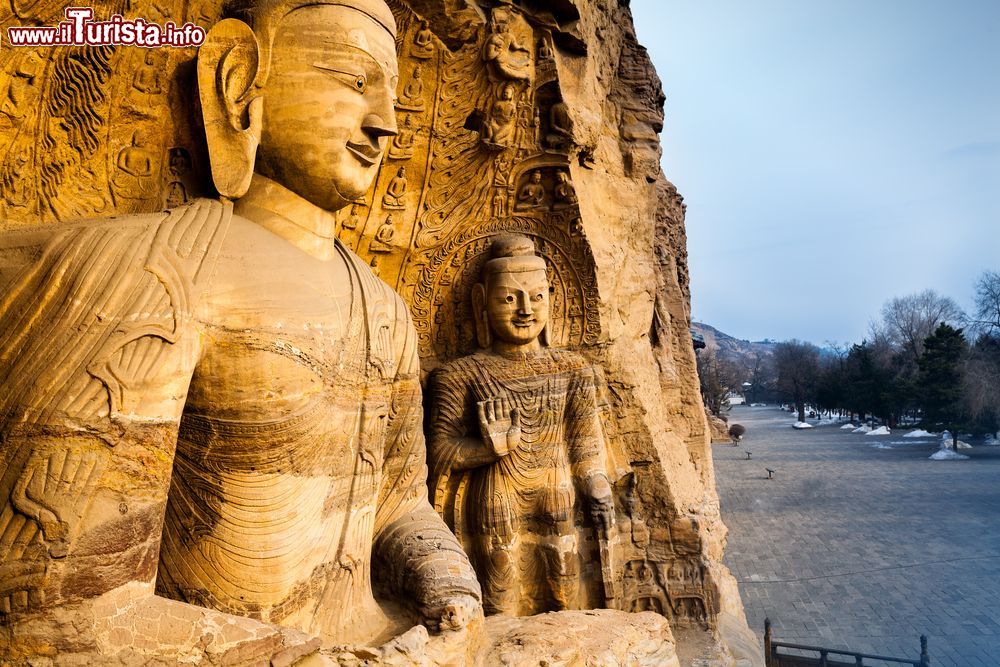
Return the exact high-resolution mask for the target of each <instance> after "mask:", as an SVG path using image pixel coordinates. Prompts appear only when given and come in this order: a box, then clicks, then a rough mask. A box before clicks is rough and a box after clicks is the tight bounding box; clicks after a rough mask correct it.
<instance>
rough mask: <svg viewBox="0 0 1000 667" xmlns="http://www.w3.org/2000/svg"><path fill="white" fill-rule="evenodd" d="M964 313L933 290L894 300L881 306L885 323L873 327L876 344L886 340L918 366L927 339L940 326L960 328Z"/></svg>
mask: <svg viewBox="0 0 1000 667" xmlns="http://www.w3.org/2000/svg"><path fill="white" fill-rule="evenodd" d="M964 321H965V313H963V312H962V309H961V308H959V306H958V304H957V303H955V301H954V300H953V299H951V298H949V297H946V296H941V295H940V294H938V293H937V292H935V291H934V290H924V291H923V292H920V293H919V294H911V295H909V296H902V297H895V298H893V299H889V300H888V301H886V303H885V305H884V306H882V322H881V323H879V324H877V325H875V326H874V327H873V331H872V333H873V334H875V335H873V336H872V340H873V341H876V342H877V341H879V339H881V338H884V339H885V341H886V342H888V343H889V345H891V346H892V348H894V349H895V350H896V351H898V352H900V353H902V355H903V356H904V357H905V358H906V359H907V360H908V361H910V362H912V363H916V360H917V359H919V358H920V355H921V354H923V351H924V340H925V339H926V338H927V337H928V336H930V335H931V334H933V333H934V330H935V329H937V327H938V325H939V324H951V325H955V326H960V325H962V324H963V323H964Z"/></svg>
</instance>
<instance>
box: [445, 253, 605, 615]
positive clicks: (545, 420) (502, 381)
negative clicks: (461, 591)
mask: <svg viewBox="0 0 1000 667" xmlns="http://www.w3.org/2000/svg"><path fill="white" fill-rule="evenodd" d="M490 252H491V259H489V260H488V261H487V262H486V264H485V266H484V268H483V276H482V282H481V283H480V284H477V285H476V286H475V288H474V294H473V303H474V312H475V317H476V327H477V335H478V338H479V343H480V345H481V347H483V348H484V349H483V351H481V352H478V353H476V354H473V355H471V356H468V357H463V358H461V359H457V360H455V361H453V362H451V363H449V364H446V365H445V366H442V367H441V368H439V369H437V370H436V371H435V372H434V373H433V374H432V376H431V378H430V397H431V400H430V404H431V415H430V422H429V429H430V430H429V436H428V437H429V446H430V452H429V460H430V466H431V476H430V484H431V488H432V489H433V491H434V504H435V507H436V508H437V509H438V511H439V512H441V513H442V514H443V516H444V517H445V519H446V521H447V522H448V523H449V525H450V526H451V527H452V528H453V529H454V530H455V532H456V534H458V535H459V536H460V538H461V539H462V540H463V542H464V544H465V545H466V547H467V550H468V551H469V553H470V555H471V557H472V559H473V564H474V567H475V568H476V572H477V574H478V575H479V580H480V582H481V583H482V586H483V598H484V606H485V609H486V611H487V613H508V614H515V615H527V614H533V613H539V612H543V611H551V610H560V609H579V608H581V607H582V604H583V603H582V601H581V591H580V579H581V571H580V562H579V561H580V553H579V552H580V549H579V544H578V530H579V529H580V526H577V525H576V520H575V515H576V513H577V508H578V506H580V505H581V502H582V504H583V505H585V506H586V507H587V508H589V510H590V516H591V518H592V522H593V523H592V528H594V529H596V530H597V531H598V533H599V534H600V535H601V536H603V537H605V538H606V536H607V535H608V531H609V530H611V529H612V526H613V524H614V505H613V501H612V494H611V487H610V484H609V482H608V478H607V475H606V472H605V470H606V453H605V444H604V436H603V433H602V429H601V424H600V422H599V416H598V405H597V388H596V384H597V380H596V378H595V372H594V370H593V368H592V367H591V365H590V364H589V363H588V362H587V361H586V360H585V359H584V358H583V357H581V356H580V355H578V354H576V353H574V352H570V351H568V350H558V349H553V348H550V347H547V346H546V345H543V338H544V336H543V331H544V329H545V326H546V323H547V322H548V307H549V283H548V279H547V276H546V265H545V261H544V260H543V259H542V258H541V257H538V256H536V255H534V247H533V245H532V242H531V240H530V239H528V238H526V237H524V236H518V235H511V236H504V237H500V238H498V239H497V240H495V241H494V242H493V245H492V246H491V250H490Z"/></svg>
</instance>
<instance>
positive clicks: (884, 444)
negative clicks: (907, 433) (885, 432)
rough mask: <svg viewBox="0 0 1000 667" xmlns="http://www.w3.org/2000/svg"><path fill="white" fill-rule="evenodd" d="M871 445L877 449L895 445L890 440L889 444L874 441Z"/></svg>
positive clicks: (889, 447)
mask: <svg viewBox="0 0 1000 667" xmlns="http://www.w3.org/2000/svg"><path fill="white" fill-rule="evenodd" d="M869 446H870V447H874V448H875V449H892V448H893V447H892V443H891V442H890V443H888V444H886V443H883V442H873V443H872V444H871V445H869Z"/></svg>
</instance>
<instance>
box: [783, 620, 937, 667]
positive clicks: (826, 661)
mask: <svg viewBox="0 0 1000 667" xmlns="http://www.w3.org/2000/svg"><path fill="white" fill-rule="evenodd" d="M779 648H783V649H788V650H793V651H800V652H803V653H815V654H816V655H815V656H812V655H796V654H792V653H782V652H779V651H778V649H779ZM831 656H836V657H831ZM845 658H846V659H847V660H846V661H845ZM865 660H878V661H881V662H883V663H895V664H898V665H910V667H929V666H930V664H931V659H930V656H929V655H928V654H927V637H926V636H925V635H921V636H920V658H919V659H918V660H908V659H906V658H892V657H889V656H884V655H873V654H868V653H856V652H854V651H840V650H837V649H832V648H824V647H822V646H806V645H804V644H790V643H788V642H778V641H774V636H773V635H772V633H771V619H769V618H768V619H765V620H764V664H765V665H766V667H866V663H865Z"/></svg>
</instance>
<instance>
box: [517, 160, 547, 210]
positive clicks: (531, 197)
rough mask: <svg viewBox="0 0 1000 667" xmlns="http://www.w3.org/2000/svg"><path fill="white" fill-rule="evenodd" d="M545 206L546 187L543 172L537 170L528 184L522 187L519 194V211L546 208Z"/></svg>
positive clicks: (532, 173)
mask: <svg viewBox="0 0 1000 667" xmlns="http://www.w3.org/2000/svg"><path fill="white" fill-rule="evenodd" d="M544 206H545V186H544V185H542V172H541V171H539V170H537V169H536V170H535V171H533V172H531V176H530V177H529V178H528V182H527V183H525V184H524V185H522V186H521V190H520V191H519V192H518V193H517V206H516V207H515V208H516V209H517V210H518V211H527V210H531V209H537V208H544Z"/></svg>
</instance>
